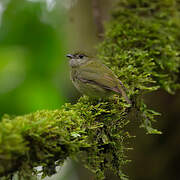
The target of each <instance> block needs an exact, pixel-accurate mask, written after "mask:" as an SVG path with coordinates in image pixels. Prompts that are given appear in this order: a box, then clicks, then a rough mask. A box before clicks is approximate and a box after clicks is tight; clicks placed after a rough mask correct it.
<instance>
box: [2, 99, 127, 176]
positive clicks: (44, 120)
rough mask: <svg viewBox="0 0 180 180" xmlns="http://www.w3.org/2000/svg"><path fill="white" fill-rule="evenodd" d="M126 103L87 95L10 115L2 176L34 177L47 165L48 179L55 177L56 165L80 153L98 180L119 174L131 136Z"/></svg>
mask: <svg viewBox="0 0 180 180" xmlns="http://www.w3.org/2000/svg"><path fill="white" fill-rule="evenodd" d="M122 104H123V103H122V102H121V101H120V100H119V98H118V97H114V98H112V99H111V100H109V101H106V102H101V103H99V102H98V101H95V100H94V101H92V100H89V98H88V97H86V96H84V97H82V98H80V99H79V102H78V103H77V104H75V105H71V104H65V105H64V106H63V107H62V108H61V109H60V110H55V111H39V112H36V113H32V114H29V115H25V116H19V117H15V118H13V119H11V118H10V117H9V116H5V117H4V118H3V119H2V122H1V124H0V130H1V131H0V137H1V141H0V147H1V149H0V174H1V175H2V174H5V173H6V172H7V173H8V172H11V171H12V172H16V171H17V170H19V172H20V173H21V172H22V170H23V171H24V174H26V175H27V176H29V170H30V169H31V173H35V171H34V172H33V167H36V166H43V176H46V175H51V174H53V173H55V166H56V165H62V164H63V162H64V160H65V159H66V158H67V157H74V156H75V155H77V154H79V155H78V156H82V159H83V162H84V164H85V166H86V167H88V168H89V169H91V170H92V171H93V172H94V173H95V174H96V175H97V177H98V178H99V179H101V178H103V177H104V171H105V170H106V169H112V170H113V171H115V173H117V174H118V173H119V169H121V166H122V164H125V163H126V162H127V160H125V159H124V151H126V150H127V148H126V147H125V145H124V142H126V141H127V139H128V138H129V137H130V136H129V134H128V133H127V132H126V131H125V130H124V127H125V126H126V125H127V123H128V121H127V120H126V118H125V117H126V115H127V113H126V112H125V109H126V107H124V108H123V106H122ZM12 160H13V161H12ZM55 162H56V163H55ZM7 165H8V166H7ZM25 172H27V173H25ZM120 175H122V174H120ZM25 177H26V176H25Z"/></svg>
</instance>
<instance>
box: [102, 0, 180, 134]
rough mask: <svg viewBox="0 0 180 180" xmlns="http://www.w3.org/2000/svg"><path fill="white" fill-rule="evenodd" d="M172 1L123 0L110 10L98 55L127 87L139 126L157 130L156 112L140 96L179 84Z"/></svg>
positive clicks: (179, 40)
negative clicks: (111, 17)
mask: <svg viewBox="0 0 180 180" xmlns="http://www.w3.org/2000/svg"><path fill="white" fill-rule="evenodd" d="M177 7H178V1H176V0H166V1H164V0H158V1H157V0H153V1H147V0H125V1H120V2H119V4H118V6H117V7H116V10H115V11H113V13H112V15H113V19H112V20H111V22H110V23H109V24H108V25H107V31H106V34H105V40H104V41H103V43H102V44H101V45H100V51H99V52H100V53H99V57H100V58H101V59H103V60H104V62H105V63H106V64H107V65H108V66H109V67H111V69H113V70H114V71H115V73H116V74H117V75H118V77H119V78H120V79H121V80H122V82H123V83H124V84H125V86H126V87H127V88H128V91H129V94H130V96H131V97H132V98H133V99H134V102H135V104H136V108H137V109H138V110H139V111H140V112H141V115H142V124H141V127H144V128H146V130H147V132H148V133H160V132H159V131H157V130H156V129H153V128H152V126H151V122H152V121H154V120H155V116H156V115H159V113H156V112H155V111H152V110H149V109H148V108H147V106H146V105H145V104H144V102H143V100H142V98H141V97H140V98H138V97H139V96H140V95H143V94H145V93H148V92H152V91H155V90H157V89H159V88H162V89H164V90H165V91H167V92H168V93H171V94H173V93H174V92H175V90H176V89H177V88H179V87H180V84H179V82H178V74H179V68H180V31H179V27H180V23H179V21H178V19H179V18H180V12H179V10H178V8H177Z"/></svg>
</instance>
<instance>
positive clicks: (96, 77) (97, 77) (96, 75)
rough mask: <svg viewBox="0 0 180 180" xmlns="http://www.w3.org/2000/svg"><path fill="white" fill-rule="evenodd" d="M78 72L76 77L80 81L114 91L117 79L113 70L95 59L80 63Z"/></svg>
mask: <svg viewBox="0 0 180 180" xmlns="http://www.w3.org/2000/svg"><path fill="white" fill-rule="evenodd" d="M78 72H79V75H78V78H79V79H80V80H81V81H84V82H86V81H87V82H90V83H94V84H98V85H100V86H102V87H104V88H106V89H109V90H112V91H116V88H117V87H118V79H117V78H116V77H115V75H114V74H113V72H112V71H111V70H110V69H109V68H108V67H106V66H105V65H103V64H101V63H99V62H97V61H96V62H95V61H89V62H88V63H87V64H84V65H82V66H81V67H80V69H79V71H78ZM117 91H118V88H117Z"/></svg>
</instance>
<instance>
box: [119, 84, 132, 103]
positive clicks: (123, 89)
mask: <svg viewBox="0 0 180 180" xmlns="http://www.w3.org/2000/svg"><path fill="white" fill-rule="evenodd" d="M119 84H120V86H119V88H118V89H119V91H120V93H121V95H122V96H123V97H124V99H125V100H126V102H127V103H128V104H132V102H131V100H130V99H129V98H128V96H127V94H126V91H127V89H126V87H125V86H124V85H123V83H122V82H121V81H120V80H119Z"/></svg>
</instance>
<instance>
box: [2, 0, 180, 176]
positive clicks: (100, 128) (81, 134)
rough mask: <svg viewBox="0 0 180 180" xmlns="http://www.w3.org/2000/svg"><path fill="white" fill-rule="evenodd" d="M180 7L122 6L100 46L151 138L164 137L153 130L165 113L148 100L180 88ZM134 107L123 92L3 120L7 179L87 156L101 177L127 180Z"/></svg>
mask: <svg viewBox="0 0 180 180" xmlns="http://www.w3.org/2000/svg"><path fill="white" fill-rule="evenodd" d="M179 6H180V3H179V2H178V0H177V1H176V0H156V1H147V0H124V1H120V3H119V4H118V5H117V6H116V8H115V10H114V11H113V13H112V19H111V21H110V22H109V24H108V25H107V27H106V33H105V37H104V41H103V42H102V43H101V45H100V46H99V57H100V59H102V60H103V61H104V63H105V64H106V65H107V66H109V67H110V68H111V69H112V70H113V71H114V72H115V73H116V75H117V76H118V77H119V79H120V80H121V81H122V82H123V84H124V85H125V86H126V88H127V89H128V94H129V97H130V98H131V100H133V102H134V107H135V108H136V109H137V113H140V114H141V116H140V119H139V120H140V126H141V127H143V128H145V129H146V130H147V133H151V134H153V133H154V134H157V133H160V132H159V131H158V130H156V129H154V128H153V127H152V126H151V123H152V122H153V121H155V118H154V117H155V116H156V115H159V114H158V113H156V112H155V111H153V110H149V109H148V107H147V105H146V104H144V102H143V99H142V95H143V94H145V93H149V92H152V91H155V90H157V89H159V88H161V89H164V90H166V91H167V92H169V93H174V92H175V90H176V89H177V88H179V87H180V85H179V83H178V81H179V80H178V73H179V68H180V53H179V52H180V31H179V27H180V23H179V21H178V20H179V18H180V13H179V10H178V7H179ZM131 109H132V107H130V106H129V105H127V104H126V103H125V102H124V101H123V100H122V99H121V98H120V97H119V96H117V95H115V96H113V97H112V98H110V99H109V100H103V101H101V102H99V101H96V100H91V99H89V98H88V97H86V96H83V97H81V98H80V99H79V101H78V102H77V103H76V104H74V105H71V104H65V105H64V106H63V107H62V108H61V109H59V110H54V111H45V110H44V111H38V112H35V113H32V114H28V115H24V116H17V117H10V116H8V115H5V116H4V117H3V118H2V121H1V123H0V176H4V178H6V179H8V178H9V177H10V176H11V174H13V173H15V172H18V174H19V176H20V177H30V176H32V174H36V173H37V172H36V171H35V170H34V167H36V166H42V167H43V170H42V172H43V176H46V175H52V174H54V173H55V166H57V165H62V164H63V162H64V160H65V159H66V158H67V157H71V158H75V157H76V158H77V157H82V158H81V159H82V161H83V163H84V165H85V166H86V167H88V168H89V169H90V170H91V171H93V172H94V173H95V174H96V176H97V178H98V179H103V178H104V173H105V171H106V170H112V171H113V172H114V173H115V174H116V175H118V176H119V177H120V178H121V179H127V177H126V176H125V175H124V174H123V173H122V168H123V166H124V165H125V164H126V163H127V162H128V160H127V157H126V151H127V150H128V146H129V145H128V142H129V139H130V138H131V136H130V135H129V133H128V131H127V130H126V127H127V125H128V122H129V120H128V119H129V118H128V117H129V116H128V114H129V112H130V110H131ZM131 121H133V119H131ZM77 159H78V158H77ZM26 179H27V178H26Z"/></svg>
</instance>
